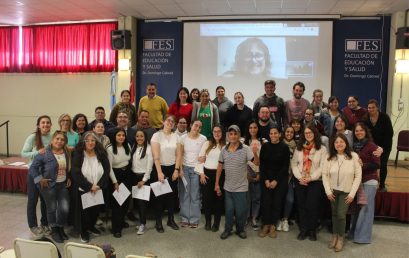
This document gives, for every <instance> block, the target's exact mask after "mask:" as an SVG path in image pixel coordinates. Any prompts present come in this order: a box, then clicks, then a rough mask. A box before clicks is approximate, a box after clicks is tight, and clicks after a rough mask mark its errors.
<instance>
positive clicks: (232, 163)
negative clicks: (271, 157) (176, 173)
mask: <svg viewBox="0 0 409 258" xmlns="http://www.w3.org/2000/svg"><path fill="white" fill-rule="evenodd" d="M228 137H229V143H228V144H227V145H226V146H225V147H224V148H223V149H222V151H221V153H220V157H219V165H218V167H217V172H216V183H215V188H214V190H215V191H216V193H217V195H219V196H220V195H221V191H220V184H219V182H220V176H221V173H222V170H223V168H224V171H225V181H224V187H223V188H224V191H225V192H224V193H225V195H224V199H225V216H226V222H225V226H224V232H223V233H222V234H221V236H220V238H221V239H226V238H228V237H229V236H230V235H231V231H232V229H233V221H234V220H233V219H234V215H236V234H237V235H238V236H239V237H240V238H242V239H244V238H247V235H246V232H245V231H244V227H245V224H246V219H247V197H246V196H247V191H248V180H247V162H248V161H253V163H254V164H255V165H258V164H259V157H258V155H257V146H255V148H253V149H250V147H249V146H247V145H245V144H243V143H241V142H240V129H239V127H238V126H237V125H231V126H230V127H229V128H228Z"/></svg>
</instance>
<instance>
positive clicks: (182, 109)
mask: <svg viewBox="0 0 409 258" xmlns="http://www.w3.org/2000/svg"><path fill="white" fill-rule="evenodd" d="M192 109H193V106H192V102H191V100H190V96H189V90H188V89H187V88H185V87H181V88H180V89H179V90H178V93H177V94H176V100H175V102H173V103H172V105H170V107H169V109H168V114H171V115H174V116H175V117H176V121H179V118H181V117H184V118H185V119H186V121H187V124H188V125H190V117H191V116H192Z"/></svg>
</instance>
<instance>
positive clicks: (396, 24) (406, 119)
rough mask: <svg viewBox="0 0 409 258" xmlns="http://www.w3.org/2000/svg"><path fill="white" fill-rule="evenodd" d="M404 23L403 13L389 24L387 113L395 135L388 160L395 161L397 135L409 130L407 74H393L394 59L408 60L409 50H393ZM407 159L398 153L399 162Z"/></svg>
mask: <svg viewBox="0 0 409 258" xmlns="http://www.w3.org/2000/svg"><path fill="white" fill-rule="evenodd" d="M404 23H405V13H404V12H398V13H395V14H393V15H392V22H391V35H390V37H391V40H390V42H391V47H390V55H389V56H390V58H389V80H388V106H387V113H388V115H389V116H390V117H391V120H392V125H394V127H393V129H394V132H395V135H394V137H393V145H392V146H393V147H392V152H391V155H390V157H389V158H390V159H393V160H395V156H396V145H397V141H398V134H399V131H401V130H409V74H404V75H402V74H395V58H401V57H403V55H405V57H406V59H409V49H406V50H404V51H405V53H404V52H403V50H395V42H396V35H395V33H396V30H397V28H400V27H403V26H404ZM401 89H402V94H401ZM399 99H402V100H403V102H404V108H403V110H402V111H401V112H399V110H398V103H399ZM405 157H409V153H408V152H400V154H399V160H402V159H404V158H405Z"/></svg>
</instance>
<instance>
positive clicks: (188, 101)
mask: <svg viewBox="0 0 409 258" xmlns="http://www.w3.org/2000/svg"><path fill="white" fill-rule="evenodd" d="M181 91H184V92H186V94H187V99H186V102H187V103H192V100H191V99H190V95H189V90H188V89H187V88H186V87H181V88H180V89H179V90H178V92H177V93H176V104H177V105H178V106H180V97H179V93H180V92H181Z"/></svg>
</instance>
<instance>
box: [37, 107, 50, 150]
mask: <svg viewBox="0 0 409 258" xmlns="http://www.w3.org/2000/svg"><path fill="white" fill-rule="evenodd" d="M44 118H46V119H48V121H50V125H51V118H50V117H49V116H47V115H42V116H40V117H38V118H37V124H36V125H37V129H36V130H35V132H34V134H35V145H36V149H37V150H39V149H42V148H44V143H43V141H42V140H41V130H40V128H38V126H39V125H40V122H41V120H42V119H44Z"/></svg>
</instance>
